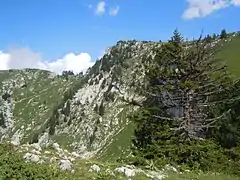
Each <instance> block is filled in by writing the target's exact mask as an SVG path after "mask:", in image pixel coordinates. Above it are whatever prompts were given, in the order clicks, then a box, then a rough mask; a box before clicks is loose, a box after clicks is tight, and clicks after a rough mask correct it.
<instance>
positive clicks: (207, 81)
mask: <svg viewBox="0 0 240 180" xmlns="http://www.w3.org/2000/svg"><path fill="white" fill-rule="evenodd" d="M179 37H181V35H180V34H179V33H178V32H177V31H175V32H174V36H173V37H172V38H171V40H170V41H169V43H166V44H164V45H162V47H161V49H158V50H157V51H156V56H155V58H154V59H149V60H148V61H147V63H146V67H145V68H146V80H147V81H146V82H148V85H147V86H146V89H145V94H146V95H147V100H146V101H145V103H144V107H143V108H141V109H140V111H138V112H137V114H135V116H134V117H133V120H134V121H135V122H136V124H137V129H136V130H135V138H134V140H133V144H134V153H135V155H137V154H140V155H141V156H143V157H145V158H147V159H156V158H160V159H164V161H165V162H166V163H173V162H176V163H177V164H182V163H187V164H188V165H189V164H194V163H199V162H200V161H202V160H201V159H202V158H203V157H202V155H200V154H202V153H203V151H204V148H205V151H206V149H207V146H209V147H211V148H213V149H214V148H216V147H217V143H216V144H214V143H212V141H210V140H209V141H208V139H211V138H213V137H214V136H213V135H210V133H209V132H210V131H209V129H212V130H213V129H214V130H216V129H218V128H219V126H218V123H219V122H222V121H224V120H226V119H227V117H228V116H229V115H230V113H231V110H232V106H225V105H226V104H229V103H236V102H239V94H236V95H234V96H232V97H231V99H229V97H226V96H221V94H226V93H229V87H232V86H234V83H235V82H233V81H232V80H231V78H230V76H229V74H228V72H227V68H226V66H225V65H224V63H222V61H220V60H219V59H216V58H215V57H214V54H215V50H214V49H213V48H212V47H211V44H209V43H208V42H207V41H206V39H202V38H201V37H200V38H199V39H198V40H197V41H194V42H189V43H190V44H191V45H190V47H188V48H186V47H185V46H184V43H185V42H183V41H182V40H180V39H182V38H179ZM219 106H225V108H222V109H221V111H219ZM217 109H218V110H217ZM216 110H217V111H216ZM201 139H205V141H200V140H201ZM198 144H199V145H198ZM204 144H205V145H206V146H205V145H204ZM208 152H210V151H208ZM205 155H207V153H205Z"/></svg>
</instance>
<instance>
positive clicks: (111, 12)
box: [109, 6, 119, 16]
mask: <svg viewBox="0 0 240 180" xmlns="http://www.w3.org/2000/svg"><path fill="white" fill-rule="evenodd" d="M118 12H119V6H117V7H116V8H111V9H110V11H109V14H110V15H111V16H116V15H117V14H118Z"/></svg>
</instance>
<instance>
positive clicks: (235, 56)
mask: <svg viewBox="0 0 240 180" xmlns="http://www.w3.org/2000/svg"><path fill="white" fill-rule="evenodd" d="M218 57H220V58H221V59H223V60H225V61H226V62H227V65H228V66H229V68H230V71H231V72H232V73H233V74H234V75H235V76H236V77H240V37H239V36H238V37H235V38H234V39H233V40H232V41H231V42H227V43H226V44H225V45H224V47H223V48H222V49H221V51H220V53H219V54H218Z"/></svg>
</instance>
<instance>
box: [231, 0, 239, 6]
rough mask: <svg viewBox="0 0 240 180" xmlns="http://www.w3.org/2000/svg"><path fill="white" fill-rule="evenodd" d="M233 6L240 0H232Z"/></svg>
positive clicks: (237, 4)
mask: <svg viewBox="0 0 240 180" xmlns="http://www.w3.org/2000/svg"><path fill="white" fill-rule="evenodd" d="M232 4H233V5H234V6H240V0H232Z"/></svg>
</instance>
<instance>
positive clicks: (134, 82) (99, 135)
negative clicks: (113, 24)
mask: <svg viewBox="0 0 240 180" xmlns="http://www.w3.org/2000/svg"><path fill="white" fill-rule="evenodd" d="M239 42H240V38H239V35H238V33H233V34H231V35H230V36H229V38H227V39H226V40H220V39H216V40H215V41H214V42H213V43H212V44H213V45H216V44H221V45H222V44H223V45H224V46H223V47H222V50H221V52H220V53H219V54H218V56H219V57H221V58H224V59H226V60H227V62H228V63H229V64H233V63H234V62H235V61H236V60H237V57H240V53H239V51H238V50H237V47H238V44H239ZM189 44H191V42H189ZM161 45H162V42H151V41H135V40H132V41H118V42H117V44H116V45H115V46H112V47H111V48H109V49H108V50H107V52H106V53H105V54H104V56H103V57H102V58H101V59H99V60H97V61H96V63H95V65H94V66H93V67H92V68H90V69H89V70H88V71H87V73H86V74H85V75H71V74H69V75H68V74H65V75H56V74H54V73H52V72H49V71H44V70H38V69H24V70H13V69H12V70H8V71H0V84H1V86H0V138H1V141H2V142H5V141H8V142H11V143H12V144H14V145H20V146H21V147H30V146H31V145H29V144H33V147H36V146H37V147H38V148H39V147H40V148H41V149H47V150H48V149H49V148H50V147H55V149H56V150H57V151H58V150H59V148H60V149H63V151H64V150H65V151H66V152H68V151H69V152H74V155H75V156H76V157H81V158H84V159H92V158H94V159H99V160H104V161H114V160H117V159H118V158H120V157H123V156H124V157H125V156H128V155H130V153H131V151H130V145H131V139H132V136H133V133H134V124H133V123H132V122H131V121H130V120H129V115H131V113H132V112H134V111H135V110H137V109H138V108H139V106H140V105H141V103H142V102H143V100H144V99H145V97H144V94H142V93H141V89H142V87H144V86H145V84H146V83H147V82H145V79H144V74H145V73H144V71H145V69H144V63H145V59H149V58H150V59H153V60H154V56H155V54H156V51H157V50H158V49H161ZM230 68H232V71H233V72H235V71H236V70H235V69H234V67H233V66H230ZM38 148H37V149H38ZM28 149H31V148H28ZM69 154H71V153H69Z"/></svg>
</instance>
